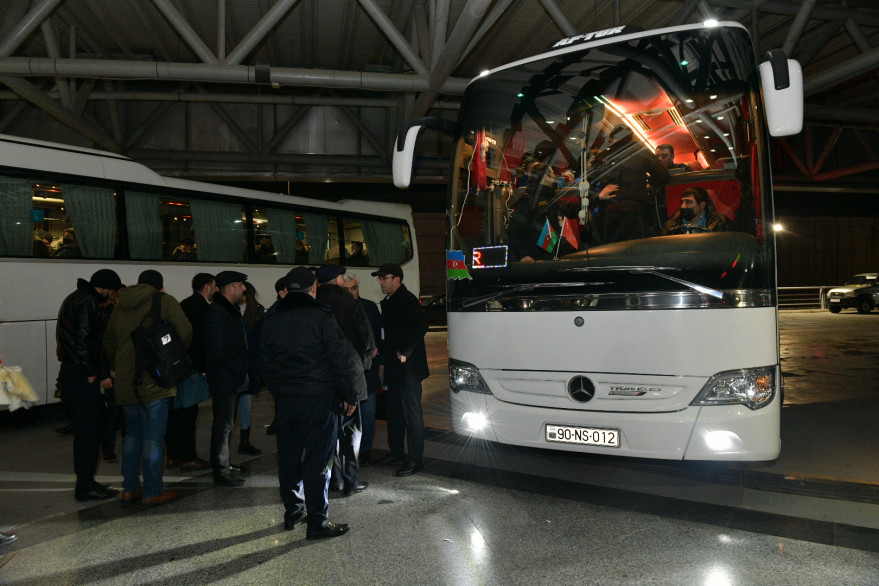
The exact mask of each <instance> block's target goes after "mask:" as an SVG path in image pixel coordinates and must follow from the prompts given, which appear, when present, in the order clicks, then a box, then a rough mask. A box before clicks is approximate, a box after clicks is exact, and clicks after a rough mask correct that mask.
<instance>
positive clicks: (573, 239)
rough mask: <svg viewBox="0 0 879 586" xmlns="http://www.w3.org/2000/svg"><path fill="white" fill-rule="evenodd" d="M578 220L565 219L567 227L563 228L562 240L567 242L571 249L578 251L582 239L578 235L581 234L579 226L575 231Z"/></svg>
mask: <svg viewBox="0 0 879 586" xmlns="http://www.w3.org/2000/svg"><path fill="white" fill-rule="evenodd" d="M576 222H577V220H575V219H574V218H565V225H564V226H562V239H563V240H567V241H568V243H569V244H570V245H571V248H573V249H574V250H577V249H579V248H580V238H579V236H578V233H579V232H580V230H579V226H577V230H574V226H573V224H574V223H576Z"/></svg>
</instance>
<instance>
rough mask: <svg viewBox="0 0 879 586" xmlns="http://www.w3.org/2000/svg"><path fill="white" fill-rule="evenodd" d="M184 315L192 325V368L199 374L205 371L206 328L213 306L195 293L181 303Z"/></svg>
mask: <svg viewBox="0 0 879 586" xmlns="http://www.w3.org/2000/svg"><path fill="white" fill-rule="evenodd" d="M180 307H181V308H183V313H185V314H186V318H187V319H188V320H189V323H191V324H192V346H190V347H189V359H190V360H191V361H192V367H193V368H195V369H196V370H197V371H199V372H204V371H205V341H204V327H205V322H207V319H208V310H209V309H210V308H211V304H210V303H208V300H207V299H205V298H204V297H202V296H201V294H199V293H193V294H192V295H190V296H189V297H187V298H186V299H184V300H183V301H181V302H180Z"/></svg>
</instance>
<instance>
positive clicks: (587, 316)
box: [394, 22, 803, 461]
mask: <svg viewBox="0 0 879 586" xmlns="http://www.w3.org/2000/svg"><path fill="white" fill-rule="evenodd" d="M802 100H803V98H802V71H801V69H800V66H799V65H798V64H797V63H796V62H795V61H792V60H788V59H787V58H786V57H785V56H784V55H783V53H782V52H781V51H770V52H769V53H767V54H766V55H765V56H764V57H763V58H762V59H760V60H759V61H758V59H757V57H756V56H755V54H754V49H753V45H752V43H751V39H750V37H749V35H748V32H747V30H746V29H745V28H744V27H742V26H741V25H739V24H736V23H729V22H724V23H704V24H699V25H686V26H678V27H673V28H666V29H661V30H652V31H640V30H632V29H630V28H629V27H617V28H613V29H608V30H604V31H600V32H596V33H589V34H583V35H577V36H575V37H570V38H567V39H563V40H561V41H559V42H558V43H556V44H555V45H553V46H552V47H551V48H550V49H548V50H547V51H546V52H545V53H543V54H540V55H537V56H535V57H533V58H529V59H523V60H521V61H517V62H515V63H511V64H509V65H504V66H502V67H498V68H496V69H493V70H491V71H486V72H484V73H483V74H482V75H480V76H479V77H477V78H475V79H474V80H473V81H472V82H471V83H470V85H469V87H468V89H467V91H466V93H465V95H464V97H463V102H462V106H461V110H460V114H459V118H458V120H457V122H450V121H444V120H440V121H438V120H430V119H422V120H417V121H414V122H411V123H410V124H409V125H408V127H407V128H405V129H404V131H403V132H401V134H400V135H399V137H398V139H397V145H396V147H395V153H394V154H395V159H394V172H395V183H396V184H397V186H398V187H405V186H407V185H408V183H409V181H410V176H411V169H412V162H413V153H414V148H415V143H416V140H417V137H418V135H419V133H420V132H421V131H422V130H423V129H425V128H429V127H434V128H438V129H441V130H444V131H446V132H450V133H451V134H452V135H453V136H454V152H453V157H452V168H451V172H450V177H449V208H448V251H447V266H448V281H447V307H448V331H449V359H450V360H449V372H450V397H451V410H452V424H453V427H454V430H455V432H457V433H459V434H464V435H467V436H472V437H478V438H483V439H487V440H490V441H495V442H500V443H504V444H515V445H520V446H529V447H538V448H549V449H560V450H570V451H579V452H590V453H597V454H608V455H620V456H633V457H645V458H665V459H687V460H752V461H760V460H771V459H774V458H776V457H777V456H778V453H779V449H780V414H781V404H782V392H781V389H782V381H781V371H780V368H779V364H780V359H779V345H778V318H777V293H776V270H775V238H774V234H773V231H772V226H773V193H772V182H771V176H770V168H769V148H768V147H769V137H770V136H785V135H791V134H796V133H798V132H799V131H800V129H801V127H802Z"/></svg>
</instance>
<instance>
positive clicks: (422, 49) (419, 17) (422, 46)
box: [412, 3, 432, 63]
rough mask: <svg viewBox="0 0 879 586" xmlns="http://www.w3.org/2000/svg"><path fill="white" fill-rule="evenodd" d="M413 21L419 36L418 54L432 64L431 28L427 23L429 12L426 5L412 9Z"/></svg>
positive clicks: (416, 5)
mask: <svg viewBox="0 0 879 586" xmlns="http://www.w3.org/2000/svg"><path fill="white" fill-rule="evenodd" d="M412 20H413V21H414V23H415V31H416V33H417V35H418V52H419V53H420V54H421V58H422V59H423V60H424V61H425V62H427V63H431V62H432V61H431V58H430V27H429V26H428V22H427V10H426V9H425V7H424V4H422V3H417V4H415V6H413V7H412Z"/></svg>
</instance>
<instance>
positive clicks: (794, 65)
mask: <svg viewBox="0 0 879 586" xmlns="http://www.w3.org/2000/svg"><path fill="white" fill-rule="evenodd" d="M759 69H760V83H761V84H762V86H763V102H764V104H765V105H766V125H767V128H768V129H769V134H770V135H771V136H790V135H792V134H797V133H799V132H800V131H801V130H802V129H803V69H802V67H800V64H799V63H798V62H797V61H794V60H793V59H788V58H787V57H786V56H785V54H784V51H782V50H781V49H771V50H769V51H767V52H766V54H765V55H764V56H763V62H762V63H760V67H759Z"/></svg>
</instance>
